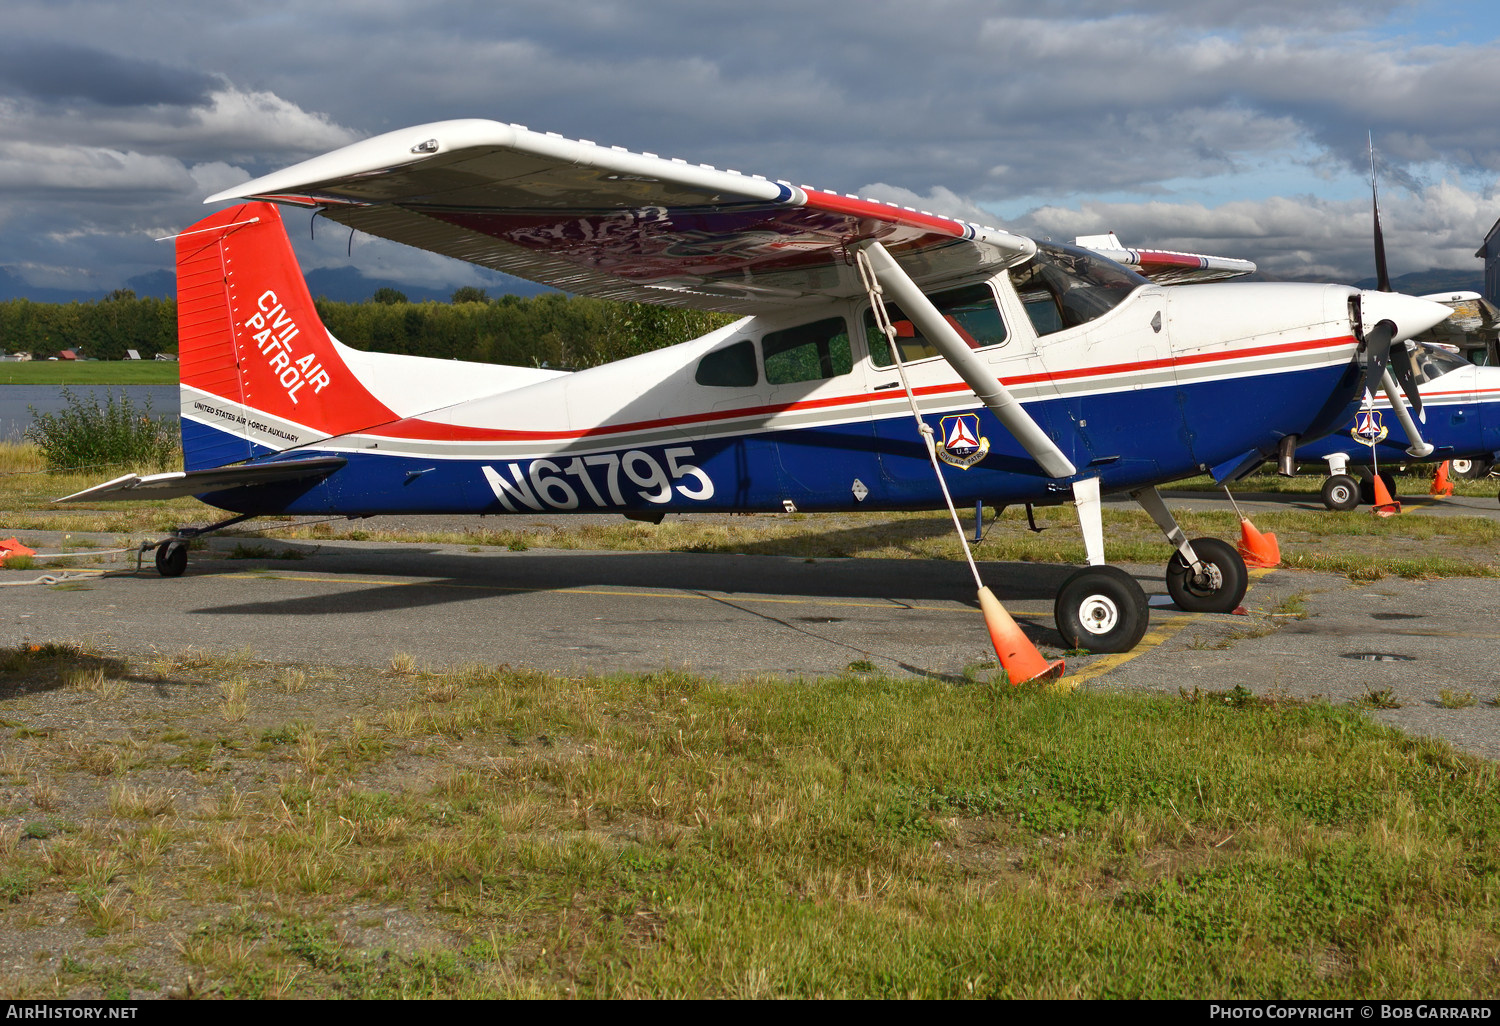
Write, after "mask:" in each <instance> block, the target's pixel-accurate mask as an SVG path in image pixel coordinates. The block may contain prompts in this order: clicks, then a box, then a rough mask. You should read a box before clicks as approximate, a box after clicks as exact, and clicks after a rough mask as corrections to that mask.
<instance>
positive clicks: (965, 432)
mask: <svg viewBox="0 0 1500 1026" xmlns="http://www.w3.org/2000/svg"><path fill="white" fill-rule="evenodd" d="M940 426H941V427H942V429H943V444H942V445H940V446H938V450H937V454H938V459H940V460H942V461H943V462H944V463H947V464H949V465H950V466H954V467H958V468H959V469H960V470H968V469H969V468H970V467H972V466H973V465H974V464H976V463H978V462H979V461H980V460H982V459H984V458H985V457H986V456H988V455H989V453H990V440H989V439H988V438H982V437H980V434H979V414H977V413H959V414H956V415H954V416H952V417H944V418H943V419H942V421H941V422H940Z"/></svg>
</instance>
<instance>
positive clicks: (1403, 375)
mask: <svg viewBox="0 0 1500 1026" xmlns="http://www.w3.org/2000/svg"><path fill="white" fill-rule="evenodd" d="M1391 373H1392V374H1394V375H1396V380H1397V381H1399V382H1400V383H1401V391H1402V392H1404V393H1406V398H1407V401H1408V402H1410V403H1411V408H1412V412H1413V413H1415V414H1416V415H1417V419H1419V420H1421V421H1422V423H1424V424H1425V423H1427V418H1426V417H1424V416H1422V393H1421V392H1420V391H1419V390H1418V389H1417V356H1416V353H1415V352H1413V351H1412V347H1411V344H1410V343H1409V342H1404V341H1403V342H1400V343H1398V344H1396V345H1394V346H1392V347H1391Z"/></svg>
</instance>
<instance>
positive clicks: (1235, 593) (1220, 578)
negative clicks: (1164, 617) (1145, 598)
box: [1130, 488, 1250, 613]
mask: <svg viewBox="0 0 1500 1026" xmlns="http://www.w3.org/2000/svg"><path fill="white" fill-rule="evenodd" d="M1130 497H1131V498H1132V499H1134V500H1135V501H1136V502H1138V503H1140V504H1141V508H1142V509H1144V510H1145V511H1146V512H1147V513H1149V514H1151V519H1152V520H1154V521H1156V526H1157V527H1159V528H1161V531H1162V534H1164V535H1166V536H1167V541H1169V542H1171V543H1172V544H1173V545H1174V546H1175V547H1176V548H1177V551H1176V552H1175V553H1173V555H1172V558H1171V559H1170V560H1168V561H1167V574H1166V577H1167V591H1168V593H1170V594H1171V596H1172V601H1174V602H1176V603H1177V607H1178V608H1179V609H1182V610H1185V611H1186V612H1189V613H1229V612H1233V611H1234V609H1235V608H1236V607H1237V606H1239V604H1240V600H1241V599H1243V598H1244V597H1245V589H1246V588H1247V587H1249V584H1250V575H1249V574H1248V573H1247V572H1246V570H1245V561H1244V560H1243V559H1241V558H1240V554H1239V553H1238V552H1236V551H1235V550H1234V546H1233V545H1230V544H1229V543H1228V542H1223V541H1220V540H1219V539H1217V538H1194V539H1193V540H1192V541H1188V539H1187V535H1185V534H1183V533H1182V528H1180V527H1178V526H1177V521H1176V519H1175V518H1173V516H1172V514H1171V511H1169V510H1168V509H1167V504H1166V503H1164V502H1162V499H1161V495H1160V494H1158V493H1157V491H1156V489H1155V488H1143V489H1141V490H1140V491H1138V492H1131V493H1130Z"/></svg>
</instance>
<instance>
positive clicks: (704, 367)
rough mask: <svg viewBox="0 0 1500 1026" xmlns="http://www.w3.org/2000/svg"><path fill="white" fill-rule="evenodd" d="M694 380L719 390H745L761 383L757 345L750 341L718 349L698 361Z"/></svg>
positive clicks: (745, 340)
mask: <svg viewBox="0 0 1500 1026" xmlns="http://www.w3.org/2000/svg"><path fill="white" fill-rule="evenodd" d="M693 380H694V381H696V382H698V384H700V385H712V386H714V387H717V388H745V387H747V386H751V385H755V384H758V383H759V382H760V371H759V370H758V369H757V368H756V366H755V343H754V342H751V341H750V340H749V339H744V340H743V341H740V342H736V343H734V344H733V345H728V346H725V347H724V348H723V349H716V350H714V351H713V352H711V353H709V354H708V355H707V356H705V357H703V359H701V360H699V361H698V371H697V373H696V374H694V375H693Z"/></svg>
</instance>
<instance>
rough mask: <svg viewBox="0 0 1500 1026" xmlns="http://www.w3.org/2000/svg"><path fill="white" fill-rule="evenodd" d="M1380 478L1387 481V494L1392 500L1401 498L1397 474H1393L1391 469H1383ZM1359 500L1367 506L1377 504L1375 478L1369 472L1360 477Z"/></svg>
mask: <svg viewBox="0 0 1500 1026" xmlns="http://www.w3.org/2000/svg"><path fill="white" fill-rule="evenodd" d="M1380 480H1382V481H1384V482H1385V490H1386V494H1387V495H1389V496H1390V497H1391V501H1392V502H1395V501H1396V500H1397V499H1399V498H1401V496H1400V495H1398V494H1396V475H1395V474H1392V473H1391V472H1390V471H1389V470H1382V471H1381V472H1380ZM1359 501H1360V502H1362V503H1364V504H1365V505H1366V506H1373V505H1375V478H1374V477H1373V476H1372V475H1371V474H1369V473H1366V474H1364V475H1362V476H1361V477H1360V479H1359Z"/></svg>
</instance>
